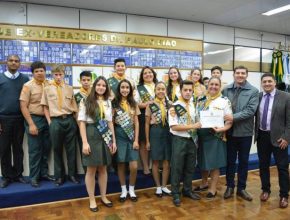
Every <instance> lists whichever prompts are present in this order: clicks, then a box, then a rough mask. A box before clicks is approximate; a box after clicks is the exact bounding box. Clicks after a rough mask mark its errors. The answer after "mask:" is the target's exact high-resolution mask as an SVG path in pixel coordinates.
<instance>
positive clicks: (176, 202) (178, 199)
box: [172, 195, 180, 207]
mask: <svg viewBox="0 0 290 220" xmlns="http://www.w3.org/2000/svg"><path fill="white" fill-rule="evenodd" d="M172 201H173V204H174V205H175V206H176V207H179V206H180V198H179V196H176V195H175V196H173V200H172Z"/></svg>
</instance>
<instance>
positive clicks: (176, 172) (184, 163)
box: [171, 135, 196, 195]
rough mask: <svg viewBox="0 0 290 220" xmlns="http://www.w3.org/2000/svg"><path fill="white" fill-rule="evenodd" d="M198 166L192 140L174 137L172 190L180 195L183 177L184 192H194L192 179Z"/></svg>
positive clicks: (174, 193)
mask: <svg viewBox="0 0 290 220" xmlns="http://www.w3.org/2000/svg"><path fill="white" fill-rule="evenodd" d="M195 164H196V145H195V143H194V142H193V140H192V139H191V138H189V139H188V138H183V137H179V136H176V135H173V138H172V157H171V190H172V194H173V195H178V194H180V191H179V188H180V181H181V177H183V192H184V193H189V192H191V190H192V177H193V174H194V169H195Z"/></svg>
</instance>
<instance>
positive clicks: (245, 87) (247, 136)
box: [222, 66, 259, 201]
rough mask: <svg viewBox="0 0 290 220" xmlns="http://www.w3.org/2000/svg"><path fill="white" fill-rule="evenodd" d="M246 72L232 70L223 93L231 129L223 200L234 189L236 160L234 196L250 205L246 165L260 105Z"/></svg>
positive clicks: (243, 68)
mask: <svg viewBox="0 0 290 220" xmlns="http://www.w3.org/2000/svg"><path fill="white" fill-rule="evenodd" d="M247 77H248V69H247V68H246V67H244V66H238V67H236V68H235V69H234V82H233V83H231V84H230V85H228V86H226V87H225V88H224V89H223V92H222V93H223V95H224V96H226V97H228V98H229V100H230V101H231V103H232V109H233V126H232V128H231V129H230V130H229V132H227V171H226V179H227V189H226V192H225V193H224V198H225V199H228V198H231V197H232V196H233V193H234V188H235V172H236V159H237V157H238V184H237V196H239V197H241V198H242V199H245V200H247V201H252V199H253V198H252V196H251V195H250V194H248V192H247V191H246V182H247V176H248V161H249V154H250V149H251V145H252V136H253V131H254V115H255V112H256V110H257V107H258V103H259V91H258V89H256V88H255V87H254V86H252V85H251V84H250V83H249V82H248V81H247Z"/></svg>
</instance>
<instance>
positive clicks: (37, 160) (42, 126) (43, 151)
mask: <svg viewBox="0 0 290 220" xmlns="http://www.w3.org/2000/svg"><path fill="white" fill-rule="evenodd" d="M31 118H32V120H33V122H34V124H35V126H36V127H37V129H38V135H31V134H29V126H28V124H27V122H26V121H25V123H24V125H25V130H26V134H27V142H28V152H29V177H30V179H31V180H34V181H36V180H39V179H40V177H42V176H45V175H48V164H47V159H48V155H49V152H50V150H51V143H50V139H49V127H48V123H47V121H46V118H45V117H44V116H37V115H31Z"/></svg>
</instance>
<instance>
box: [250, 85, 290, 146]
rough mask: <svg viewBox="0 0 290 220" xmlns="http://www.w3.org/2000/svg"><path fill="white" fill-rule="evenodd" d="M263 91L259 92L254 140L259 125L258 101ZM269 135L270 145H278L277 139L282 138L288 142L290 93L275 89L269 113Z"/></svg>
mask: <svg viewBox="0 0 290 220" xmlns="http://www.w3.org/2000/svg"><path fill="white" fill-rule="evenodd" d="M262 96H263V93H262V92H260V94H259V106H258V109H257V112H256V120H255V141H257V138H258V130H259V127H260V120H261V117H260V110H259V109H260V103H261V100H262ZM270 135H271V142H272V145H274V146H276V147H278V146H279V143H278V142H277V140H278V139H279V138H283V139H285V140H286V141H288V143H290V94H289V93H286V92H282V91H280V90H276V93H275V96H274V101H273V107H272V113H271V127H270Z"/></svg>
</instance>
